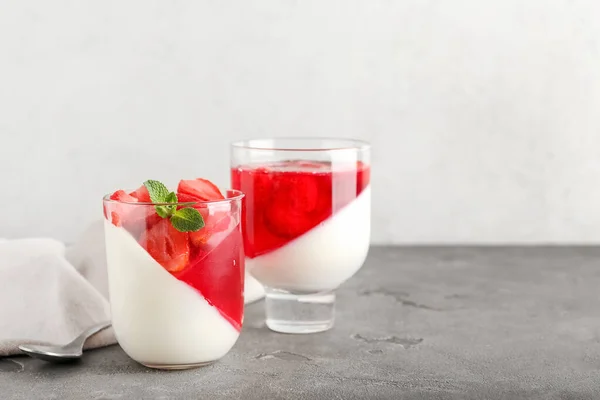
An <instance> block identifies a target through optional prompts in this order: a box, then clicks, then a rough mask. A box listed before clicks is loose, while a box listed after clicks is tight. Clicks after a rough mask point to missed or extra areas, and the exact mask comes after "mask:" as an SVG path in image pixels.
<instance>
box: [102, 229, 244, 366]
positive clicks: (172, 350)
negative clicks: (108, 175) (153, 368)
mask: <svg viewBox="0 0 600 400" xmlns="http://www.w3.org/2000/svg"><path fill="white" fill-rule="evenodd" d="M104 226H105V236H106V250H107V263H108V280H109V290H110V301H111V311H112V323H113V327H114V330H115V333H116V336H117V340H118V341H119V344H120V345H121V347H122V348H123V350H125V352H126V353H127V354H128V355H129V356H130V357H131V358H133V359H134V360H136V361H138V362H141V363H143V364H154V365H169V364H195V363H202V362H208V361H214V360H217V359H219V358H221V357H223V356H224V355H225V354H226V353H227V352H228V351H229V350H230V349H231V347H233V345H234V344H235V342H236V340H237V338H238V336H239V332H238V331H237V330H236V329H235V328H234V327H233V326H232V325H231V324H230V323H229V322H228V321H227V320H226V319H225V318H224V317H223V316H222V315H221V314H220V313H219V311H218V310H217V309H216V308H214V307H213V306H211V305H210V304H208V302H207V301H206V299H204V297H203V296H202V295H201V294H200V293H199V292H198V291H196V290H195V289H194V288H192V287H190V286H189V285H187V284H186V283H184V282H181V281H179V280H178V279H176V278H175V277H173V276H172V275H171V274H170V273H169V272H167V271H166V270H165V269H164V268H163V267H162V266H161V265H160V264H158V263H157V262H156V261H155V260H154V259H153V258H152V257H150V255H149V254H148V252H147V251H146V250H145V249H143V248H142V247H141V246H140V245H139V244H138V243H137V242H136V241H135V239H134V238H133V237H132V236H131V235H130V234H129V233H128V232H127V231H126V230H125V229H123V228H118V227H116V226H114V225H113V224H111V223H110V222H108V221H104Z"/></svg>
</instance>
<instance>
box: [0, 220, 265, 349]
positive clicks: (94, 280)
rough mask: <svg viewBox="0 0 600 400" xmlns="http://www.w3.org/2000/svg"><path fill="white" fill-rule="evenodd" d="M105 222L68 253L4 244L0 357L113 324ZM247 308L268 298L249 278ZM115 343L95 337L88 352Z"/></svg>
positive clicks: (51, 246)
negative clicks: (21, 347) (28, 345)
mask: <svg viewBox="0 0 600 400" xmlns="http://www.w3.org/2000/svg"><path fill="white" fill-rule="evenodd" d="M103 229H104V223H103V221H98V222H95V223H94V224H92V225H91V226H90V227H89V228H88V229H87V230H86V231H85V232H84V234H83V235H82V237H81V238H80V240H79V241H78V242H77V243H76V244H75V245H74V246H71V247H69V248H67V247H65V245H64V244H63V243H61V242H59V241H56V240H53V239H46V238H33V239H17V240H1V239H0V357H2V356H8V355H14V354H19V353H20V350H19V349H18V348H17V346H18V345H19V344H21V343H24V342H30V343H39V344H44V343H57V344H62V343H68V342H70V341H71V340H73V339H74V338H75V337H76V336H77V335H79V334H80V333H81V332H83V331H84V330H85V329H87V328H88V327H90V326H92V325H94V324H97V323H101V322H104V321H109V320H110V306H109V301H108V279H107V275H106V255H105V253H104V251H105V250H104V231H103ZM245 296H246V304H248V303H251V302H253V301H256V300H259V299H260V298H262V297H263V296H264V290H263V288H262V286H261V285H260V284H259V283H258V282H257V281H256V280H255V279H254V278H252V277H251V276H249V275H248V274H247V275H246V293H245ZM114 343H116V339H115V336H114V332H113V331H112V329H106V330H104V331H102V332H99V333H97V334H96V335H94V336H92V337H91V338H90V339H89V340H88V341H87V342H86V346H85V348H86V349H91V348H97V347H103V346H107V345H110V344H114Z"/></svg>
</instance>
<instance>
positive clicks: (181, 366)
mask: <svg viewBox="0 0 600 400" xmlns="http://www.w3.org/2000/svg"><path fill="white" fill-rule="evenodd" d="M212 363H214V361H206V362H201V363H194V364H156V363H140V364H142V365H144V366H146V367H148V368H154V369H163V370H168V371H176V370H179V369H191V368H198V367H204V366H206V365H210V364H212Z"/></svg>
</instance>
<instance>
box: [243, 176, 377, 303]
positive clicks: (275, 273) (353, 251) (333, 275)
mask: <svg viewBox="0 0 600 400" xmlns="http://www.w3.org/2000/svg"><path fill="white" fill-rule="evenodd" d="M370 238H371V186H370V185H369V186H368V187H366V188H365V189H364V190H363V191H362V193H361V194H360V195H359V196H358V197H357V198H356V199H355V200H353V201H352V202H351V203H350V204H348V205H347V206H346V207H344V208H343V209H341V210H340V211H338V212H336V213H335V214H334V215H333V216H332V217H331V218H329V219H327V220H325V221H323V222H322V223H321V224H319V225H318V226H316V227H315V228H313V229H311V230H310V231H308V232H307V233H305V234H304V235H302V236H300V237H299V238H297V239H294V240H293V241H291V242H290V243H288V244H286V245H285V246H283V247H280V248H278V249H277V250H274V251H271V252H269V253H267V254H263V255H261V256H258V257H255V258H248V257H247V258H246V268H247V269H248V271H250V272H251V273H252V275H253V276H254V277H256V278H257V279H258V280H259V281H260V282H261V283H262V284H263V285H265V286H267V287H272V288H277V289H285V290H290V291H301V292H321V291H326V290H331V289H335V288H337V287H338V286H339V285H341V284H342V283H343V282H345V281H346V280H347V279H349V278H350V277H352V276H353V275H354V274H355V273H356V272H357V271H358V270H359V268H360V267H361V266H362V265H363V263H364V261H365V258H366V257H367V253H368V250H369V242H370Z"/></svg>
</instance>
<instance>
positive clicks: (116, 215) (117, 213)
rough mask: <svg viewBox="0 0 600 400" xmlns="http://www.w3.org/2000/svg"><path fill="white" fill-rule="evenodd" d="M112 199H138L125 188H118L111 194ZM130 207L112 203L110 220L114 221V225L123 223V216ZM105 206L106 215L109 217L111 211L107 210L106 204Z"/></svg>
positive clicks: (134, 201)
mask: <svg viewBox="0 0 600 400" xmlns="http://www.w3.org/2000/svg"><path fill="white" fill-rule="evenodd" d="M110 199H111V200H115V201H119V202H124V203H137V199H136V198H135V197H133V196H130V195H128V194H127V192H125V191H124V190H117V191H116V192H114V193H113V194H111V195H110ZM128 207H130V206H128V205H126V204H119V203H114V204H111V205H110V210H109V211H110V222H112V224H113V225H114V226H121V225H123V216H124V215H125V214H126V213H127V210H128ZM104 208H105V209H104V215H105V216H106V217H107V218H108V214H109V212H108V211H107V210H106V205H105V206H104Z"/></svg>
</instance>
